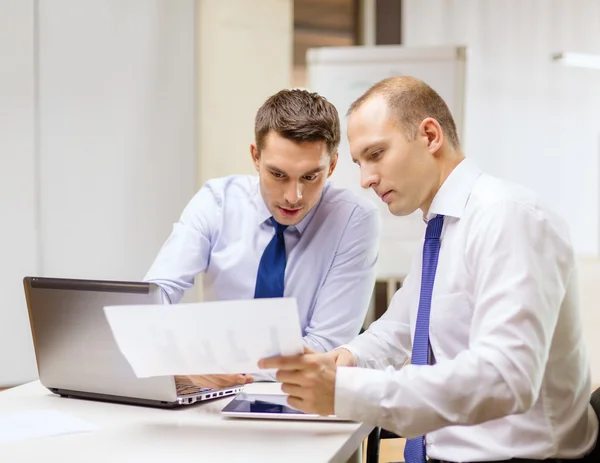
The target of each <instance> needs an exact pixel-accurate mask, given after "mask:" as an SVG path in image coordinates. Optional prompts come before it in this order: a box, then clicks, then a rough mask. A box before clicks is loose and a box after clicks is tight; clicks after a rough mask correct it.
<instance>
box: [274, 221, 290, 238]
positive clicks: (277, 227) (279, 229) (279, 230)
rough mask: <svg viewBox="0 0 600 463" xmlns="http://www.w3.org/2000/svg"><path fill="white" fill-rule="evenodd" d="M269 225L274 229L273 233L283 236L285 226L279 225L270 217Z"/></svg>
mask: <svg viewBox="0 0 600 463" xmlns="http://www.w3.org/2000/svg"><path fill="white" fill-rule="evenodd" d="M271 223H272V224H273V226H274V227H275V233H277V234H278V235H281V234H283V232H284V231H285V229H286V228H287V227H288V226H287V225H281V224H280V223H279V222H277V220H275V219H274V218H273V217H271Z"/></svg>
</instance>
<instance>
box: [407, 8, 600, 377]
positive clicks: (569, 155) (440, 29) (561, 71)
mask: <svg viewBox="0 0 600 463" xmlns="http://www.w3.org/2000/svg"><path fill="white" fill-rule="evenodd" d="M403 6H404V11H403V14H402V18H403V24H402V28H403V44H405V45H407V46H421V45H449V44H452V45H455V44H461V45H467V46H468V47H469V54H468V68H467V101H466V118H465V133H466V136H465V138H464V140H463V145H464V148H465V151H466V155H467V156H469V157H471V158H473V159H474V160H476V162H477V163H478V164H480V165H481V166H482V167H483V168H484V169H485V170H486V171H488V172H490V173H492V174H495V175H498V176H502V177H504V178H508V179H510V180H513V181H516V182H518V183H521V184H524V185H527V186H529V187H531V188H533V189H534V190H536V191H538V192H539V193H540V194H541V195H542V197H543V198H544V199H545V200H546V201H547V202H548V203H550V204H551V205H552V206H553V207H554V208H555V209H556V210H558V211H559V212H560V213H561V214H562V215H563V216H564V217H565V218H566V219H567V220H568V222H569V224H570V225H571V233H572V237H573V242H574V245H575V247H576V249H577V250H578V252H579V254H580V255H581V256H582V257H581V259H580V273H579V277H580V287H581V306H582V314H583V319H584V336H585V340H586V343H587V345H588V348H589V350H590V354H591V361H592V374H593V381H594V383H595V384H598V385H600V337H599V336H598V333H597V327H598V326H599V324H600V310H599V309H598V301H600V285H599V284H598V283H599V282H600V260H598V258H597V256H599V255H600V163H599V159H600V71H597V70H586V69H577V68H566V67H561V66H558V65H557V64H554V63H552V62H551V61H550V55H551V54H552V53H555V52H559V51H577V52H588V53H600V27H599V23H598V18H600V2H598V1H597V0H578V1H577V2H574V1H572V0H551V1H550V0H529V1H525V2H524V1H522V0H504V1H501V2H500V1H493V0H446V1H445V2H443V3H442V2H439V1H438V0H404V3H403ZM590 256H591V257H590Z"/></svg>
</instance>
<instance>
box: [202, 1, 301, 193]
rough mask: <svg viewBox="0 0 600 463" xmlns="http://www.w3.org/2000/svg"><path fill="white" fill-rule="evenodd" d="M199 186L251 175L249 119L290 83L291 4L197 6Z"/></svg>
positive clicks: (251, 129) (212, 3) (216, 3)
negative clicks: (234, 176)
mask: <svg viewBox="0 0 600 463" xmlns="http://www.w3.org/2000/svg"><path fill="white" fill-rule="evenodd" d="M197 13H198V31H197V32H198V38H197V41H198V131H197V133H198V149H199V153H200V166H199V167H200V173H199V176H200V183H202V182H204V181H206V180H207V179H209V178H213V177H221V176H224V175H230V174H244V173H255V171H254V168H253V166H252V163H251V160H250V151H249V147H250V143H252V141H253V140H254V116H255V114H256V111H257V110H258V108H259V107H260V106H261V105H262V103H263V102H264V101H265V100H266V99H267V98H268V97H269V96H270V95H272V94H273V93H275V92H277V91H279V90H281V89H282V88H288V87H289V86H290V82H291V69H292V38H293V1H292V0H228V1H216V0H199V1H198V12H197Z"/></svg>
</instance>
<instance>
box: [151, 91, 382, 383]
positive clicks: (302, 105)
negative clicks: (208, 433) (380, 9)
mask: <svg viewBox="0 0 600 463" xmlns="http://www.w3.org/2000/svg"><path fill="white" fill-rule="evenodd" d="M339 142H340V122H339V117H338V113H337V110H336V109H335V107H334V106H333V105H332V104H331V103H329V102H328V101H327V100H326V99H324V98H323V97H321V96H319V95H317V94H315V93H309V92H307V91H305V90H282V91H280V92H278V93H277V94H275V95H273V96H271V97H270V98H269V99H268V100H267V101H266V102H265V103H264V104H263V105H262V107H261V108H260V109H259V110H258V112H257V114H256V121H255V143H254V144H252V145H251V146H250V153H251V155H252V160H253V162H254V165H255V167H256V170H257V172H258V176H247V175H234V176H230V177H226V178H219V179H214V180H210V181H208V182H207V183H206V184H205V185H204V186H203V187H202V188H201V189H200V191H199V192H198V193H197V194H196V196H195V197H194V198H193V199H192V200H191V201H190V203H189V204H188V205H187V207H186V208H185V210H184V211H183V213H182V215H181V218H180V220H179V221H178V222H177V223H176V224H175V225H174V227H173V231H172V233H171V236H169V238H168V239H167V241H166V243H165V244H164V246H163V248H162V249H161V251H160V253H159V254H158V256H157V258H156V260H155V262H154V264H153V265H152V267H151V268H150V270H149V272H148V273H147V275H146V277H145V280H147V281H151V282H155V283H157V284H158V285H160V286H161V288H162V289H163V291H164V294H165V298H166V299H168V301H169V302H171V303H176V302H178V301H179V300H180V299H181V297H182V295H183V292H184V291H185V290H187V289H189V288H191V287H192V286H193V284H194V279H195V277H196V275H198V274H200V273H204V289H205V292H204V294H205V300H230V299H251V298H260V297H282V296H285V297H295V298H296V299H297V303H298V313H299V317H300V322H301V326H302V334H303V336H304V342H305V344H306V346H308V347H309V348H311V349H313V350H315V351H319V352H326V351H329V350H331V349H333V348H335V347H337V346H339V345H341V344H343V343H345V342H348V341H350V340H351V339H352V338H353V337H354V336H355V335H356V334H358V332H359V330H360V328H361V326H362V323H363V321H364V317H365V314H366V311H367V308H368V305H369V300H370V297H371V294H372V290H373V285H374V282H375V263H376V260H377V255H378V239H379V228H380V224H379V220H380V219H379V214H378V212H377V209H376V207H375V205H373V204H372V203H370V202H369V201H367V200H364V199H360V198H359V197H358V196H356V195H355V194H353V193H351V192H349V191H347V190H343V189H339V188H334V187H333V186H332V185H331V184H330V183H329V182H327V179H328V178H329V176H330V175H331V174H332V173H333V170H334V169H335V165H336V162H337V159H338V152H337V150H338V145H339ZM224 155H226V153H224ZM192 379H193V381H194V383H195V384H196V385H200V386H203V387H215V388H216V387H223V386H229V385H234V384H240V383H241V384H243V383H244V382H247V381H249V380H251V378H250V377H249V376H243V375H223V376H212V375H211V376H195V377H192Z"/></svg>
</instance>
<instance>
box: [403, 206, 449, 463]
mask: <svg viewBox="0 0 600 463" xmlns="http://www.w3.org/2000/svg"><path fill="white" fill-rule="evenodd" d="M443 225H444V216H443V215H438V216H436V217H435V218H433V219H431V220H429V223H428V224H427V230H426V231H425V244H424V245H423V271H422V273H421V294H420V296H419V311H418V312H417V324H416V327H415V337H414V339H413V347H412V356H411V363H412V364H413V365H427V364H429V314H430V312H431V294H432V292H433V282H434V281H435V270H436V269H437V264H438V255H439V253H440V235H441V234H442V227H443ZM404 460H405V461H406V463H425V462H426V458H425V436H420V437H415V438H413V439H408V440H407V441H406V446H405V447H404Z"/></svg>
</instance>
